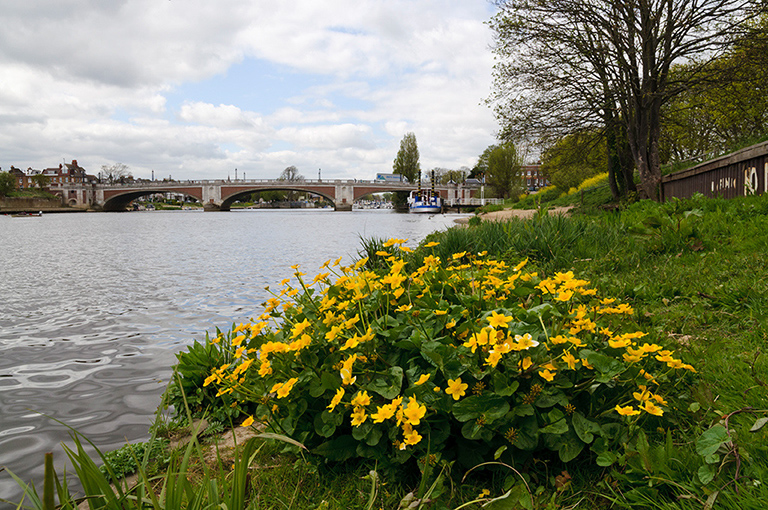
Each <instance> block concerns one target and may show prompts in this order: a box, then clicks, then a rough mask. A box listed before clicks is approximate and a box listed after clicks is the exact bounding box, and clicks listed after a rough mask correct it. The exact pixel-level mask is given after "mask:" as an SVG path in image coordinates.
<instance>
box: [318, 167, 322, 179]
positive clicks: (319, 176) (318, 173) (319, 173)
mask: <svg viewBox="0 0 768 510" xmlns="http://www.w3.org/2000/svg"><path fill="white" fill-rule="evenodd" d="M317 182H322V179H321V178H320V169H319V168H318V169H317Z"/></svg>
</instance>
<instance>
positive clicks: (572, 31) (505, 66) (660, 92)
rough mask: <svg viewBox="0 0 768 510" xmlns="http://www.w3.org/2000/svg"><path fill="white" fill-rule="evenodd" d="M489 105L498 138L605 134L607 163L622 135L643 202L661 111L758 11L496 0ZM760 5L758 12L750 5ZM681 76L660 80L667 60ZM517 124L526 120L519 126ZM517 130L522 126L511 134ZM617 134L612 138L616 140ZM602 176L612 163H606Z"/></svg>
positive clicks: (658, 1) (627, 1) (647, 2)
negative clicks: (680, 68) (495, 60)
mask: <svg viewBox="0 0 768 510" xmlns="http://www.w3.org/2000/svg"><path fill="white" fill-rule="evenodd" d="M496 3H497V5H498V6H499V8H500V11H499V13H498V14H497V15H496V16H495V18H494V20H493V22H492V26H493V28H494V30H495V32H496V41H497V45H496V48H495V51H496V53H497V55H498V56H499V57H500V58H501V63H500V64H499V65H498V66H497V67H496V71H495V74H496V79H495V83H494V87H495V95H494V96H493V98H492V99H493V102H495V103H496V104H497V109H496V113H497V116H498V117H499V119H500V121H501V122H502V125H503V135H504V137H505V139H514V135H515V134H518V135H519V134H520V133H521V131H522V132H523V134H525V135H534V136H538V137H541V136H543V135H546V134H547V133H549V134H551V133H553V132H556V133H558V136H556V138H557V137H559V136H562V135H563V134H568V133H572V132H575V131H577V130H583V129H589V128H594V127H597V128H600V129H603V130H605V133H606V140H607V143H608V154H609V158H610V157H612V156H615V151H614V150H613V147H614V146H615V145H616V143H615V142H616V140H619V139H620V138H621V133H620V132H618V130H619V129H621V130H623V131H624V133H626V139H627V141H628V143H629V147H630V150H631V153H632V159H633V162H634V166H635V167H636V168H637V171H638V173H639V174H640V179H641V185H642V188H643V190H644V191H645V193H646V195H647V196H648V197H649V198H653V199H656V198H658V188H659V184H660V182H661V166H660V152H659V138H660V132H661V107H662V105H663V104H664V103H666V102H667V101H669V100H670V99H671V98H673V97H675V96H676V95H678V94H680V93H682V92H683V91H685V90H686V89H688V88H690V87H691V86H692V85H693V84H695V83H699V82H702V81H706V80H711V79H712V77H713V75H712V74H711V73H710V72H709V67H708V66H707V62H709V61H711V60H712V59H715V58H717V57H718V56H719V55H720V54H722V52H723V51H724V50H725V49H727V48H728V46H729V44H730V43H731V41H733V39H734V37H735V36H737V35H738V34H739V33H740V32H741V31H743V30H745V29H746V28H747V22H748V21H749V20H750V19H751V18H753V17H754V16H755V15H756V14H757V13H758V12H759V8H758V6H759V5H761V2H759V1H758V0H674V1H672V0H644V1H639V0H606V1H603V2H583V1H581V0H497V2H496ZM760 8H762V7H760ZM680 63H688V64H689V65H690V66H691V67H690V72H689V73H686V74H685V75H683V76H680V77H677V78H676V80H675V81H673V80H671V79H670V69H671V68H672V66H673V64H680ZM521 121H528V122H529V124H526V123H525V122H521ZM521 127H522V129H521ZM617 133H618V134H617ZM608 166H609V170H611V169H614V168H615V166H616V162H615V161H614V162H610V161H609V165H608Z"/></svg>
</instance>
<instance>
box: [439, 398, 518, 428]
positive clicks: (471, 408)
mask: <svg viewBox="0 0 768 510" xmlns="http://www.w3.org/2000/svg"><path fill="white" fill-rule="evenodd" d="M451 410H452V412H453V416H454V417H456V419H457V420H459V421H460V422H466V421H469V420H475V419H477V418H479V417H480V416H483V417H484V418H485V420H486V422H487V423H491V422H492V421H494V420H497V419H499V418H501V417H502V416H504V415H505V414H507V412H509V403H508V402H507V401H506V399H504V398H502V397H498V396H490V395H488V396H486V395H472V396H470V397H467V398H465V399H462V400H459V401H458V402H456V403H455V404H453V408H452V409H451Z"/></svg>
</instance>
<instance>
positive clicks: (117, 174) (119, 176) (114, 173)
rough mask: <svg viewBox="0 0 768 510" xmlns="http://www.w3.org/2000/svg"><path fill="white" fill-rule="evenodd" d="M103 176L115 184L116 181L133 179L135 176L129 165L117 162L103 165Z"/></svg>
mask: <svg viewBox="0 0 768 510" xmlns="http://www.w3.org/2000/svg"><path fill="white" fill-rule="evenodd" d="M101 178H102V179H104V180H105V181H107V182H108V183H110V184H114V183H115V182H125V181H126V180H131V179H133V176H132V175H131V172H129V171H128V165H125V164H123V163H115V164H114V165H101Z"/></svg>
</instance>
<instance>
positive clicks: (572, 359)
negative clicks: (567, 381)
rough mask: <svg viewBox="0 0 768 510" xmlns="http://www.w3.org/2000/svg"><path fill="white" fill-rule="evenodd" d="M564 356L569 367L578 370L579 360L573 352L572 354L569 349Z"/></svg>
mask: <svg viewBox="0 0 768 510" xmlns="http://www.w3.org/2000/svg"><path fill="white" fill-rule="evenodd" d="M562 358H563V361H565V363H566V364H567V365H568V368H570V369H571V370H576V362H577V361H578V360H577V359H576V357H575V356H574V355H573V354H571V351H568V352H566V353H565V354H563V356H562Z"/></svg>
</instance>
